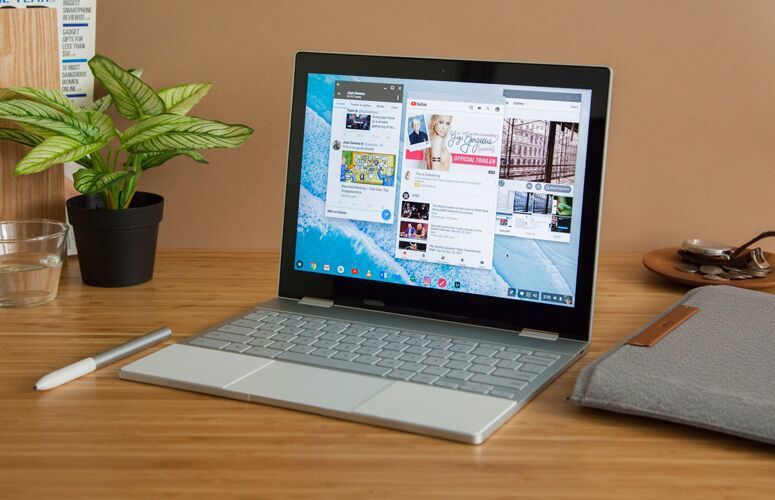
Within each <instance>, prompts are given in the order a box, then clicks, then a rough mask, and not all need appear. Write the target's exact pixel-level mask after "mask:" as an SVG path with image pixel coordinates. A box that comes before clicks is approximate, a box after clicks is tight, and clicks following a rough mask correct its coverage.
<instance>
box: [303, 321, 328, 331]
mask: <svg viewBox="0 0 775 500" xmlns="http://www.w3.org/2000/svg"><path fill="white" fill-rule="evenodd" d="M324 326H326V324H325V323H317V322H312V321H307V323H306V324H305V325H304V329H305V330H321V329H323V327H324Z"/></svg>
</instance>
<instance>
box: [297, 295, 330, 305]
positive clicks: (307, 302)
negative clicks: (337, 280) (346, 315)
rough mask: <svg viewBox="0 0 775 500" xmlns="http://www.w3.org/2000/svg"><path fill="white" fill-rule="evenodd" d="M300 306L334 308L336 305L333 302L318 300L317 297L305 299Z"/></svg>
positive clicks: (300, 302)
mask: <svg viewBox="0 0 775 500" xmlns="http://www.w3.org/2000/svg"><path fill="white" fill-rule="evenodd" d="M299 304H301V305H303V306H315V307H332V306H333V305H334V301H333V300H326V299H318V298H315V297H303V298H302V299H301V300H300V301H299Z"/></svg>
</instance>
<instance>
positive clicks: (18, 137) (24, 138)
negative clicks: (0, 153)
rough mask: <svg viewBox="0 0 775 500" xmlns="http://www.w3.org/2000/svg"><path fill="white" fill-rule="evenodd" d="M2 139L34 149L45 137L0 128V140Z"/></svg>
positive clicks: (13, 129)
mask: <svg viewBox="0 0 775 500" xmlns="http://www.w3.org/2000/svg"><path fill="white" fill-rule="evenodd" d="M3 139H4V140H7V141H14V142H18V143H19V144H24V145H25V146H31V147H33V148H34V147H35V146H37V145H38V144H40V143H41V142H43V140H44V139H45V137H42V136H40V135H37V134H34V133H31V132H27V131H25V130H20V129H18V128H0V140H3Z"/></svg>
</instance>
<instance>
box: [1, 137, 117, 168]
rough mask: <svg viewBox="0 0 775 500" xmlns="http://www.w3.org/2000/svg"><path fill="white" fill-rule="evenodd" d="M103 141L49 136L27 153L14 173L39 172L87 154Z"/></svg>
mask: <svg viewBox="0 0 775 500" xmlns="http://www.w3.org/2000/svg"><path fill="white" fill-rule="evenodd" d="M104 145H105V143H103V142H97V143H93V144H81V143H80V142H78V141H76V140H73V139H70V138H69V137H62V136H56V137H49V138H48V139H46V140H44V141H43V142H41V143H40V144H38V145H37V146H35V147H34V148H32V150H31V151H30V152H29V153H27V156H25V157H24V158H22V159H21V161H19V163H18V164H17V165H16V169H15V170H14V174H15V175H27V174H34V173H36V172H41V171H43V170H46V169H47V168H49V167H51V166H53V165H56V164H58V163H64V162H67V161H76V160H79V159H81V158H83V157H84V156H86V155H89V154H91V153H93V152H95V151H97V150H98V149H100V148H101V147H102V146H104Z"/></svg>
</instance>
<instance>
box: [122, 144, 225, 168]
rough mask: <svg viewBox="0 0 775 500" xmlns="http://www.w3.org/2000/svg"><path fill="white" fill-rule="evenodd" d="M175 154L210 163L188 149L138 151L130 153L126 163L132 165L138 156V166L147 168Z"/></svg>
mask: <svg viewBox="0 0 775 500" xmlns="http://www.w3.org/2000/svg"><path fill="white" fill-rule="evenodd" d="M176 156H188V157H189V158H191V159H193V160H194V161H195V162H197V163H205V164H206V163H210V162H208V161H207V160H206V159H205V157H204V156H202V155H201V154H199V153H197V152H196V151H189V150H185V149H183V150H179V151H163V152H161V153H138V154H136V155H133V154H130V155H129V156H128V157H127V161H126V162H127V164H128V165H132V164H133V163H134V161H135V158H138V157H139V158H140V166H141V167H142V169H143V170H148V169H149V168H153V167H158V166H159V165H161V164H163V163H165V162H166V161H167V160H170V159H172V158H174V157H176Z"/></svg>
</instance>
